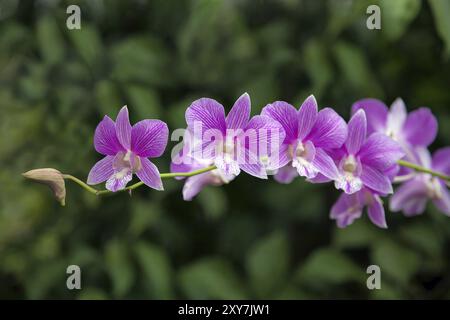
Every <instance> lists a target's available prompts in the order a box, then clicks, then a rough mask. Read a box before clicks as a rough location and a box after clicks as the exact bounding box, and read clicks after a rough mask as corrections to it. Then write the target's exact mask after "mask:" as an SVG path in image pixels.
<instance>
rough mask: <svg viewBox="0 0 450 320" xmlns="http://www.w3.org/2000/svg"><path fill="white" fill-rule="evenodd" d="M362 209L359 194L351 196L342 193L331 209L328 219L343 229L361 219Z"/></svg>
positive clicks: (362, 205)
mask: <svg viewBox="0 0 450 320" xmlns="http://www.w3.org/2000/svg"><path fill="white" fill-rule="evenodd" d="M363 208H364V204H363V202H362V201H361V197H360V192H358V193H354V194H351V195H348V194H345V193H343V194H341V196H340V197H339V199H338V200H337V201H336V203H335V204H334V205H333V207H332V208H331V213H330V218H331V219H335V220H336V223H337V226H338V227H339V228H345V227H347V226H349V225H351V224H352V223H353V221H355V220H356V219H358V218H360V217H361V215H362V210H363Z"/></svg>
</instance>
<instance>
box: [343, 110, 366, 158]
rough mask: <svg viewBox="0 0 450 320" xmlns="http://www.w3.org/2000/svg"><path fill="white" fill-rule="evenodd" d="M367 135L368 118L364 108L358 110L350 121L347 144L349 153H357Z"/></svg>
mask: <svg viewBox="0 0 450 320" xmlns="http://www.w3.org/2000/svg"><path fill="white" fill-rule="evenodd" d="M366 135H367V119H366V114H365V112H364V110H362V109H360V110H358V111H357V112H356V113H355V114H354V115H353V117H352V118H351V119H350V121H349V123H348V137H347V141H346V142H345V146H346V148H347V151H348V153H349V154H357V153H358V151H359V150H360V149H361V146H362V145H363V143H364V141H365V140H366Z"/></svg>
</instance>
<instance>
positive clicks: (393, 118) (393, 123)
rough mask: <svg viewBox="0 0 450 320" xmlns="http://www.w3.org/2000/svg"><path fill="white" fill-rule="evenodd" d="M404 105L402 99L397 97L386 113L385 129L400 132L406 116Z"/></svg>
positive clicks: (395, 132) (390, 131) (389, 131)
mask: <svg viewBox="0 0 450 320" xmlns="http://www.w3.org/2000/svg"><path fill="white" fill-rule="evenodd" d="M407 115H408V114H407V112H406V106H405V103H404V102H403V100H402V99H400V98H397V99H395V101H394V102H393V103H392V105H391V109H390V111H389V113H388V117H387V122H386V129H387V131H388V133H390V134H394V135H397V134H399V133H400V132H401V130H402V128H403V126H404V124H405V121H406V117H407Z"/></svg>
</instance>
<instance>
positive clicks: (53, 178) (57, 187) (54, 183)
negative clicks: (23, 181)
mask: <svg viewBox="0 0 450 320" xmlns="http://www.w3.org/2000/svg"><path fill="white" fill-rule="evenodd" d="M22 175H23V176H24V177H25V178H27V179H30V180H33V181H35V182H38V183H42V184H45V185H47V186H49V187H50V188H51V189H52V190H53V194H54V195H55V198H56V200H58V202H59V203H61V205H62V206H64V205H65V204H66V185H65V183H64V177H63V175H62V173H61V172H59V171H58V170H56V169H53V168H42V169H34V170H30V171H28V172H25V173H22Z"/></svg>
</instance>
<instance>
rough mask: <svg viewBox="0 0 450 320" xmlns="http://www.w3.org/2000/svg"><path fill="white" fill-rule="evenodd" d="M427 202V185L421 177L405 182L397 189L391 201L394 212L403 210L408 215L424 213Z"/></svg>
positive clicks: (390, 206) (390, 207)
mask: <svg viewBox="0 0 450 320" xmlns="http://www.w3.org/2000/svg"><path fill="white" fill-rule="evenodd" d="M426 202H427V186H426V185H425V183H424V182H423V180H421V179H417V178H416V179H413V180H410V181H407V182H405V183H404V184H402V185H401V186H400V187H398V188H397V190H395V193H394V195H393V196H392V197H391V200H390V202H389V209H390V210H391V211H393V212H397V211H403V212H404V213H405V215H407V216H413V215H417V214H421V213H423V211H424V210H425V205H426Z"/></svg>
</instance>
